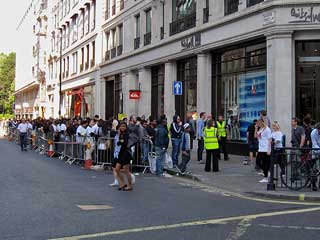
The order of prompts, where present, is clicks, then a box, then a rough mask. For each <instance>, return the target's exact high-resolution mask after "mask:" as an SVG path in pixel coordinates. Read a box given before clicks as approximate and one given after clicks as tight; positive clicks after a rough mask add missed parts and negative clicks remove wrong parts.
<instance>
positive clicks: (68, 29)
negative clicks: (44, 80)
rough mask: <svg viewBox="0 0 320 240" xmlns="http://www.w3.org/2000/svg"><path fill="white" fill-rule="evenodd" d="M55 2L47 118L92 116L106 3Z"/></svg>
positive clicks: (88, 0) (85, 0)
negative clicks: (103, 12)
mask: <svg viewBox="0 0 320 240" xmlns="http://www.w3.org/2000/svg"><path fill="white" fill-rule="evenodd" d="M52 2H53V8H52V11H51V15H50V18H51V20H52V21H51V22H52V26H51V28H52V32H51V47H50V57H49V82H48V85H47V91H48V93H47V98H48V99H47V100H48V108H47V116H51V117H58V116H64V117H73V116H80V115H81V116H84V117H89V116H92V115H94V113H95V111H96V110H95V108H94V106H95V105H94V103H95V101H96V93H95V81H96V79H99V77H98V76H99V68H98V66H99V59H101V54H100V53H101V47H99V46H101V38H100V36H101V34H100V33H101V32H100V27H101V22H100V21H101V19H102V16H101V15H102V5H103V4H102V2H103V1H102V0H54V1H52ZM60 66H61V70H62V71H60ZM60 73H61V75H60ZM59 106H60V107H59Z"/></svg>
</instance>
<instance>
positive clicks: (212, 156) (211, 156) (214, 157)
mask: <svg viewBox="0 0 320 240" xmlns="http://www.w3.org/2000/svg"><path fill="white" fill-rule="evenodd" d="M206 153H207V158H206V165H205V168H204V170H205V171H206V172H210V171H211V162H212V171H213V172H219V159H218V155H219V149H210V150H208V149H207V150H206Z"/></svg>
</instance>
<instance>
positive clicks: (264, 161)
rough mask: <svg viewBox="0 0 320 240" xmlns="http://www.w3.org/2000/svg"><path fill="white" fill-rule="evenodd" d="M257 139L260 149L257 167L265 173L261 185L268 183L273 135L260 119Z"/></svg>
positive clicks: (256, 131) (256, 129)
mask: <svg viewBox="0 0 320 240" xmlns="http://www.w3.org/2000/svg"><path fill="white" fill-rule="evenodd" d="M255 137H256V138H257V139H258V142H259V148H258V155H257V159H256V161H257V165H258V166H259V168H260V169H261V170H262V171H263V175H264V178H263V179H262V180H260V181H259V182H261V183H267V182H268V172H269V168H270V156H271V141H272V134H271V129H270V128H269V127H268V126H267V124H266V123H265V122H264V121H263V120H262V119H259V120H258V122H257V126H256V128H255Z"/></svg>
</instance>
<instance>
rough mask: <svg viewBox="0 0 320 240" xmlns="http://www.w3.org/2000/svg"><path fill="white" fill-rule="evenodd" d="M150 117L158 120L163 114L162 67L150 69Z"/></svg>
mask: <svg viewBox="0 0 320 240" xmlns="http://www.w3.org/2000/svg"><path fill="white" fill-rule="evenodd" d="M151 81H152V89H151V115H152V116H153V117H154V118H156V119H158V118H159V117H160V116H161V115H162V114H164V66H163V65H161V66H157V67H153V68H152V69H151Z"/></svg>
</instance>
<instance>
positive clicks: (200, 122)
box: [197, 112, 206, 163]
mask: <svg viewBox="0 0 320 240" xmlns="http://www.w3.org/2000/svg"><path fill="white" fill-rule="evenodd" d="M205 120H206V113H205V112H201V113H200V118H199V119H198V120H197V138H198V151H197V158H198V162H199V163H204V162H203V160H202V155H203V150H204V140H203V129H204V127H205V125H204V123H205Z"/></svg>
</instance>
